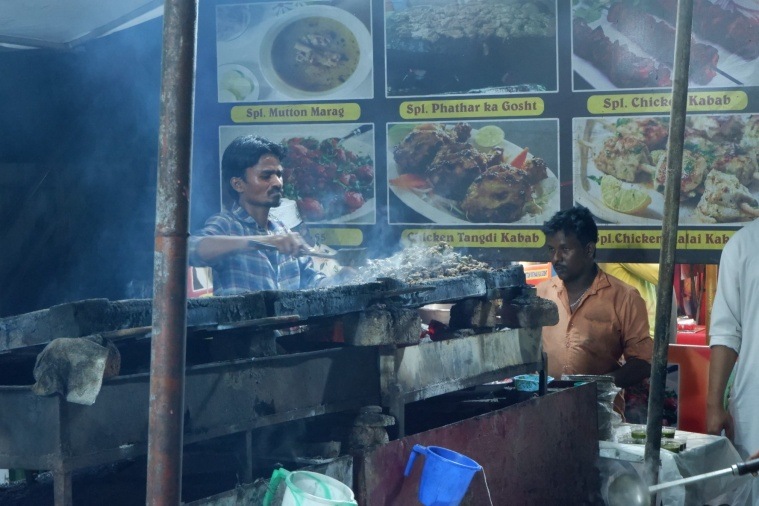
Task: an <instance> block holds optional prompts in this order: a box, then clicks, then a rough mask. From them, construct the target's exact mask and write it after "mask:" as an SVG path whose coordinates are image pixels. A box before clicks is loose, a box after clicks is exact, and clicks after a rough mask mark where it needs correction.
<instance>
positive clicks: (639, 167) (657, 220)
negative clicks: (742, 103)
mask: <svg viewBox="0 0 759 506" xmlns="http://www.w3.org/2000/svg"><path fill="white" fill-rule="evenodd" d="M573 123H574V125H573V138H574V147H573V155H574V162H573V174H574V176H573V179H574V184H573V188H574V200H575V202H577V203H579V204H582V205H584V206H586V207H588V208H589V209H590V210H591V211H592V212H593V214H594V215H595V216H596V217H598V218H600V219H601V220H603V221H605V222H607V223H617V224H620V225H627V224H635V225H657V226H658V225H660V224H661V222H662V219H663V216H664V183H665V179H666V173H667V153H666V146H667V139H668V133H669V117H668V116H627V117H611V116H607V117H597V118H575V119H574V122H573ZM758 160H759V114H720V115H715V114H692V115H689V116H688V117H687V118H686V123H685V142H684V145H683V169H682V177H681V180H680V219H679V222H680V224H687V225H704V224H706V225H709V224H712V225H740V224H743V223H745V222H747V221H752V220H754V219H755V218H756V217H757V216H759V200H758V199H759V165H758V164H757V162H758Z"/></svg>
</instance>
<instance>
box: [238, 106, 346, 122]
mask: <svg viewBox="0 0 759 506" xmlns="http://www.w3.org/2000/svg"><path fill="white" fill-rule="evenodd" d="M360 116H361V106H360V105H358V104H351V103H348V104H298V105H289V104H288V105H236V106H234V107H232V112H231V117H232V121H234V122H235V123H259V122H261V123H272V122H277V123H285V122H289V121H294V122H304V121H336V120H339V121H353V120H357V119H358V118H359V117H360Z"/></svg>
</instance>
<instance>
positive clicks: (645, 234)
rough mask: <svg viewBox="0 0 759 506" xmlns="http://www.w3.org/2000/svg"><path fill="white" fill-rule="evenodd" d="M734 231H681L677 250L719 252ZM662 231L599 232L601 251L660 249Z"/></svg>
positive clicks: (678, 235)
mask: <svg viewBox="0 0 759 506" xmlns="http://www.w3.org/2000/svg"><path fill="white" fill-rule="evenodd" d="M734 233H735V232H734V231H731V230H729V231H724V230H720V231H711V230H681V231H678V233H677V249H680V250H719V249H722V248H723V246H724V245H725V243H726V242H727V240H728V239H730V237H731V236H732V235H733V234H734ZM661 247H662V235H661V230H616V231H615V230H599V231H598V248H599V249H660V248H661Z"/></svg>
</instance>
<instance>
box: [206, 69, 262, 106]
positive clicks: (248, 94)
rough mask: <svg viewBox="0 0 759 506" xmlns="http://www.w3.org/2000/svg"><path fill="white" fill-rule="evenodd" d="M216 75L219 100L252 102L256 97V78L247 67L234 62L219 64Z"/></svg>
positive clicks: (257, 86)
mask: <svg viewBox="0 0 759 506" xmlns="http://www.w3.org/2000/svg"><path fill="white" fill-rule="evenodd" d="M216 76H217V86H218V90H219V102H253V101H255V100H257V99H258V94H259V92H260V86H259V83H258V78H256V76H255V74H253V72H252V71H251V70H250V69H249V68H248V67H245V66H243V65H238V64H236V63H227V64H224V65H219V69H218V71H217V74H216Z"/></svg>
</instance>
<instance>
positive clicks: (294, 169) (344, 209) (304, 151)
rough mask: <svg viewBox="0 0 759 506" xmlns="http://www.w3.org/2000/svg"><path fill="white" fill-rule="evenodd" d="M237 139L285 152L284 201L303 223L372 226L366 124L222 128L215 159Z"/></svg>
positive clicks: (370, 134)
mask: <svg viewBox="0 0 759 506" xmlns="http://www.w3.org/2000/svg"><path fill="white" fill-rule="evenodd" d="M294 132H297V135H294ZM241 135H258V136H261V137H265V138H267V139H269V140H272V141H274V142H278V143H280V144H282V145H283V146H285V147H286V148H287V154H286V155H285V157H284V159H282V169H283V182H284V190H283V193H284V197H285V198H286V199H289V200H292V201H294V202H296V204H297V207H298V212H299V214H300V216H301V217H302V219H303V221H305V222H306V223H321V224H354V225H371V224H374V223H375V222H376V201H377V199H376V195H375V191H376V185H375V180H374V160H375V154H374V129H373V126H372V125H371V124H358V123H333V124H299V125H250V126H222V127H220V128H219V148H220V152H219V153H220V154H219V157H220V158H221V156H222V155H223V153H224V150H225V149H226V147H227V146H228V145H229V144H230V143H231V142H232V141H233V140H234V139H235V138H237V137H239V136H241ZM224 187H225V186H224V184H223V182H222V188H224ZM223 198H225V197H223Z"/></svg>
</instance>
